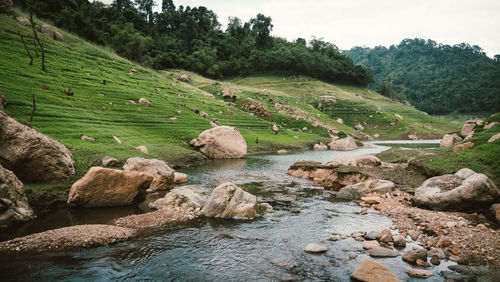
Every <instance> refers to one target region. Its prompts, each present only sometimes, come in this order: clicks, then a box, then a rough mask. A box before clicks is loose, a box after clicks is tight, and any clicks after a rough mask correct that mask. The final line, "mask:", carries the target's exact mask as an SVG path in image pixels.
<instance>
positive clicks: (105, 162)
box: [102, 156, 120, 167]
mask: <svg viewBox="0 0 500 282" xmlns="http://www.w3.org/2000/svg"><path fill="white" fill-rule="evenodd" d="M119 163H120V162H119V161H118V159H116V158H113V157H110V156H105V157H104V158H103V159H102V166H104V167H107V166H117V165H118V164H119Z"/></svg>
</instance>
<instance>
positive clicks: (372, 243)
mask: <svg viewBox="0 0 500 282" xmlns="http://www.w3.org/2000/svg"><path fill="white" fill-rule="evenodd" d="M376 247H380V244H379V243H378V242H377V241H365V242H364V243H363V249H365V250H371V249H373V248H376Z"/></svg>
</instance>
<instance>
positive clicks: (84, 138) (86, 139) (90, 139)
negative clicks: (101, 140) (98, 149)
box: [80, 135, 95, 141]
mask: <svg viewBox="0 0 500 282" xmlns="http://www.w3.org/2000/svg"><path fill="white" fill-rule="evenodd" d="M80 139H82V140H83V141H95V138H92V137H89V136H87V135H82V137H80Z"/></svg>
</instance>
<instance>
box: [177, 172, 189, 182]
mask: <svg viewBox="0 0 500 282" xmlns="http://www.w3.org/2000/svg"><path fill="white" fill-rule="evenodd" d="M186 182H188V176H187V174H185V173H182V172H177V171H176V172H174V184H181V183H186Z"/></svg>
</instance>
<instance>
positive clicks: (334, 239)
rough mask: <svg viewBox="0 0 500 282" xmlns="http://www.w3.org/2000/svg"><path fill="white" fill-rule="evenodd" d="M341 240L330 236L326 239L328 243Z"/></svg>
mask: <svg viewBox="0 0 500 282" xmlns="http://www.w3.org/2000/svg"><path fill="white" fill-rule="evenodd" d="M338 239H339V238H337V237H335V236H330V237H328V238H326V240H328V241H337V240H338Z"/></svg>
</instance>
